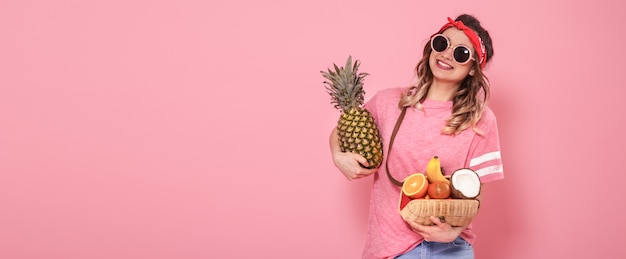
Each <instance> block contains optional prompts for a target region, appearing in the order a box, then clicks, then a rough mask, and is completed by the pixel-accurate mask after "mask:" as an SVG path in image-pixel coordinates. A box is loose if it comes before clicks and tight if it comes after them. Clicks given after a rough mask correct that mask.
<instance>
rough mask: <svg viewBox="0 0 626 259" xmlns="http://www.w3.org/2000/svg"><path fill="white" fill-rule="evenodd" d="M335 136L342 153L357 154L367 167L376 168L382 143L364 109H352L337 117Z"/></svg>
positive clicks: (371, 118) (376, 129)
mask: <svg viewBox="0 0 626 259" xmlns="http://www.w3.org/2000/svg"><path fill="white" fill-rule="evenodd" d="M337 134H338V135H339V145H340V147H341V151H342V152H351V153H356V154H359V155H361V156H363V157H365V158H366V159H367V162H368V164H369V166H363V165H361V166H363V167H365V168H369V169H372V168H378V167H379V166H380V164H381V163H382V160H383V149H382V141H381V138H380V133H379V131H378V127H377V126H376V123H375V122H374V118H373V117H372V115H371V114H370V113H369V111H367V110H366V109H364V108H361V107H353V108H352V109H350V110H348V111H344V112H342V113H341V115H340V116H339V121H338V123H337Z"/></svg>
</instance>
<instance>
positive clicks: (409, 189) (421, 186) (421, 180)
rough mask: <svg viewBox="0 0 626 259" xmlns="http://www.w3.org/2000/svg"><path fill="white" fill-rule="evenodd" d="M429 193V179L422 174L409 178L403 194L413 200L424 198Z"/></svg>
mask: <svg viewBox="0 0 626 259" xmlns="http://www.w3.org/2000/svg"><path fill="white" fill-rule="evenodd" d="M426 192H428V179H426V176H425V175H424V174H422V173H414V174H412V175H409V176H407V178H406V179H404V183H403V184H402V193H404V195H406V196H408V197H409V198H411V199H419V198H423V197H424V196H425V195H426Z"/></svg>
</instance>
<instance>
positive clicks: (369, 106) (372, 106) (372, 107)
mask: <svg viewBox="0 0 626 259" xmlns="http://www.w3.org/2000/svg"><path fill="white" fill-rule="evenodd" d="M377 99H378V93H377V94H375V95H374V96H372V98H371V99H370V100H369V101H367V102H365V104H364V105H363V108H364V109H366V110H367V111H368V112H369V113H370V114H371V115H372V117H373V118H374V121H378V109H377V107H376V100H377Z"/></svg>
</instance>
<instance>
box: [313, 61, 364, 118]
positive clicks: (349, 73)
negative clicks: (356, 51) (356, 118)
mask: <svg viewBox="0 0 626 259" xmlns="http://www.w3.org/2000/svg"><path fill="white" fill-rule="evenodd" d="M360 65H361V63H360V62H359V60H355V61H354V64H352V56H349V57H348V60H347V61H346V65H345V67H338V66H337V65H336V64H333V67H334V69H335V70H334V71H333V70H331V69H330V68H329V69H328V72H326V71H320V73H322V76H323V77H324V78H326V79H328V80H329V81H324V84H325V85H326V86H325V88H326V90H327V91H328V93H329V94H330V96H331V102H330V103H331V104H334V106H335V108H337V109H340V110H342V111H349V110H350V109H352V108H355V107H360V106H361V105H362V104H363V101H364V97H365V91H364V90H363V79H364V78H365V76H367V75H369V74H368V73H358V70H359V66H360Z"/></svg>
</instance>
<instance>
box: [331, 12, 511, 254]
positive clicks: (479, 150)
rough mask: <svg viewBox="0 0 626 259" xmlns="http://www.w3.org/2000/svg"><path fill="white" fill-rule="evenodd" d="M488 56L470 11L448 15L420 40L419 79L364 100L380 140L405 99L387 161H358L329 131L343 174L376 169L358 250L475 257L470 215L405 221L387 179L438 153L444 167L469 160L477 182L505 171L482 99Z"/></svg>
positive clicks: (418, 167)
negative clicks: (375, 165) (462, 221)
mask: <svg viewBox="0 0 626 259" xmlns="http://www.w3.org/2000/svg"><path fill="white" fill-rule="evenodd" d="M492 57H493V46H492V42H491V38H490V37H489V33H488V32H487V31H486V30H485V29H484V28H483V27H482V26H481V25H480V22H479V21H478V20H477V19H476V18H475V17H473V16H471V15H467V14H464V15H460V16H459V17H457V18H456V19H455V20H452V19H450V18H448V23H446V24H445V25H444V26H443V27H442V28H441V29H440V30H439V31H437V32H436V33H435V34H433V35H432V37H431V39H430V41H429V42H428V44H426V45H425V46H424V52H423V58H422V59H421V60H420V61H419V63H418V64H417V66H416V74H417V79H418V81H417V84H416V85H415V86H412V87H408V88H391V89H385V90H382V91H380V92H378V93H377V94H376V95H375V96H373V97H372V98H371V99H370V100H369V101H368V102H367V103H366V104H365V106H364V107H365V108H366V109H367V110H369V111H370V113H372V115H373V116H374V119H375V121H376V124H377V125H378V127H379V130H380V133H381V136H382V138H383V145H384V147H389V140H390V137H391V135H392V131H393V129H394V126H395V125H396V122H397V121H398V119H399V116H400V114H401V113H402V110H403V108H405V107H406V111H405V115H404V118H403V119H402V124H401V127H400V128H399V130H398V131H397V134H396V136H395V138H394V139H395V140H394V143H393V149H392V150H385V151H386V153H385V154H384V156H385V161H384V163H386V166H382V167H380V168H379V169H366V168H363V167H362V166H360V165H359V163H361V164H363V165H365V166H367V160H366V159H365V158H363V157H362V156H360V155H358V154H354V153H343V152H341V149H340V147H339V142H338V137H337V130H336V129H334V130H333V131H332V133H331V135H330V147H331V153H332V157H333V162H334V163H335V166H336V167H337V168H338V169H339V170H340V171H341V172H342V173H343V174H344V175H345V176H346V178H348V179H349V180H352V179H358V178H362V177H366V176H369V175H372V174H374V175H375V177H374V183H373V187H372V193H371V197H370V211H369V219H368V236H367V242H366V246H365V249H364V252H363V258H474V250H473V247H472V243H473V242H474V240H475V237H476V236H475V235H474V233H473V231H472V226H471V223H470V224H469V225H467V226H462V227H452V226H450V225H449V224H447V223H445V222H441V221H440V220H439V219H438V218H436V217H432V218H431V221H433V223H435V225H433V226H422V225H419V224H415V223H413V222H405V221H404V220H403V219H402V217H401V216H400V215H399V212H398V200H399V195H400V187H399V186H397V185H396V184H394V183H392V181H391V180H392V179H400V180H401V179H404V178H405V177H406V176H408V175H410V174H412V173H416V172H424V170H425V168H426V164H427V163H428V161H429V159H430V158H431V157H433V156H435V155H436V156H438V157H439V158H440V159H441V166H442V167H443V168H445V169H446V172H447V174H450V173H451V172H452V171H454V170H456V169H459V168H471V169H473V170H474V171H476V172H477V173H478V174H479V175H480V179H481V182H482V183H486V182H491V181H495V180H499V179H502V178H503V177H504V175H503V171H502V162H501V157H500V144H499V139H498V129H497V123H496V118H495V116H494V114H493V112H492V111H491V110H490V109H489V108H488V107H487V104H486V102H487V99H488V98H489V82H488V80H487V77H486V76H485V75H484V74H483V69H484V68H485V65H486V63H487V62H489V61H490V60H491V58H492ZM391 154H392V155H391ZM483 190H484V186H483Z"/></svg>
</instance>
